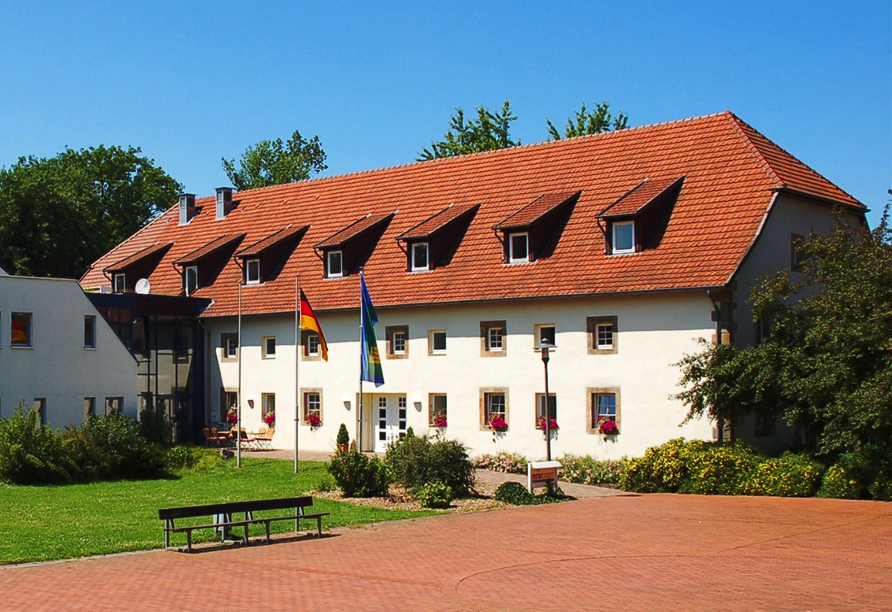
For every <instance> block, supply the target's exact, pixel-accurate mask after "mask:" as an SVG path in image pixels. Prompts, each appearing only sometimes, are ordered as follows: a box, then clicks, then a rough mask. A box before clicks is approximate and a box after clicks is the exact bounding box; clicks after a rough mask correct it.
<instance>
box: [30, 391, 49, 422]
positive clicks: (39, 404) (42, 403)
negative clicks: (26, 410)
mask: <svg viewBox="0 0 892 612" xmlns="http://www.w3.org/2000/svg"><path fill="white" fill-rule="evenodd" d="M32 406H33V407H34V410H36V411H37V419H38V422H39V423H40V424H41V425H46V423H47V420H46V398H45V397H35V398H34V403H33V404H32Z"/></svg>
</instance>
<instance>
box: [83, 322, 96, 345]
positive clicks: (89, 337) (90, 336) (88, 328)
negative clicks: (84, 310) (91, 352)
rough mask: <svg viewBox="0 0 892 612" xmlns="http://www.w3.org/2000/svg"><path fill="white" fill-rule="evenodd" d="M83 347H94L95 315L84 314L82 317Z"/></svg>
mask: <svg viewBox="0 0 892 612" xmlns="http://www.w3.org/2000/svg"><path fill="white" fill-rule="evenodd" d="M84 348H86V349H94V348H96V316H95V315H86V316H85V317H84Z"/></svg>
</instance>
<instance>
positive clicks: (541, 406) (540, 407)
mask: <svg viewBox="0 0 892 612" xmlns="http://www.w3.org/2000/svg"><path fill="white" fill-rule="evenodd" d="M548 415H549V417H550V418H552V419H554V420H555V421H557V396H556V395H555V394H554V393H549V394H548ZM544 416H545V394H544V393H537V394H536V427H540V428H541V426H542V423H543V420H542V419H543V417H544ZM553 424H554V423H552V425H553Z"/></svg>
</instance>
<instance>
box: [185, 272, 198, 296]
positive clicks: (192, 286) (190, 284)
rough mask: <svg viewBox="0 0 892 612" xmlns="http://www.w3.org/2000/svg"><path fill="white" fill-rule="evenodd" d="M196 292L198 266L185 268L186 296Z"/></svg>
mask: <svg viewBox="0 0 892 612" xmlns="http://www.w3.org/2000/svg"><path fill="white" fill-rule="evenodd" d="M196 291H198V266H186V295H192V294H193V293H195V292H196Z"/></svg>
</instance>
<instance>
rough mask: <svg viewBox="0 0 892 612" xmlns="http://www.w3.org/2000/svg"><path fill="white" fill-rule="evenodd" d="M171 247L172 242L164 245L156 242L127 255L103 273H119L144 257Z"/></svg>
mask: <svg viewBox="0 0 892 612" xmlns="http://www.w3.org/2000/svg"><path fill="white" fill-rule="evenodd" d="M172 245H173V243H172V242H168V243H166V244H162V243H158V242H156V243H155V244H153V245H150V246H147V247H146V248H144V249H141V250H139V251H136V252H135V253H133V254H131V255H128V256H127V257H125V258H124V259H122V260H120V261H117V262H115V263H113V264H112V265H110V266H109V267H107V268H105V271H106V272H120V271H121V270H123V269H125V268H127V267H128V266H131V265H133V264H135V263H136V262H138V261H142V260H143V259H145V258H146V257H151V256H152V255H154V254H156V253H157V252H158V251H161V250H163V249H166V248H168V247H170V246H172ZM112 252H114V251H112ZM109 254H111V253H109ZM106 257H108V255H106Z"/></svg>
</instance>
